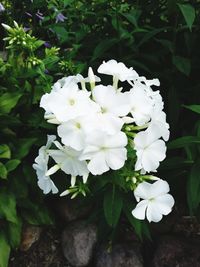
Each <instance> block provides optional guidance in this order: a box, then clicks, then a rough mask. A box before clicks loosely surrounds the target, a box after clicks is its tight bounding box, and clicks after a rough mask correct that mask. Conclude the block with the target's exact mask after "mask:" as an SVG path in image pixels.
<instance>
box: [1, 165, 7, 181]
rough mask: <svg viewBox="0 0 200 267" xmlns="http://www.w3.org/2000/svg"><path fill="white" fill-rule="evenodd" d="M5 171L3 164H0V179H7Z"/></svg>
mask: <svg viewBox="0 0 200 267" xmlns="http://www.w3.org/2000/svg"><path fill="white" fill-rule="evenodd" d="M7 174H8V172H7V170H6V167H5V166H4V164H3V163H1V162H0V178H2V179H6V178H7Z"/></svg>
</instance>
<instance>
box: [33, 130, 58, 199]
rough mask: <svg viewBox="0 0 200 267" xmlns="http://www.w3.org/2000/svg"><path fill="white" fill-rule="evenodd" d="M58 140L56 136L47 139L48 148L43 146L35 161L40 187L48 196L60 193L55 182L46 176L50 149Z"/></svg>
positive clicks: (34, 165) (34, 166)
mask: <svg viewBox="0 0 200 267" xmlns="http://www.w3.org/2000/svg"><path fill="white" fill-rule="evenodd" d="M55 139H56V136H55V135H49V136H48V139H47V144H46V146H42V147H41V148H40V149H39V154H38V156H37V157H36V159H35V163H34V164H33V168H34V169H35V170H36V174H37V177H38V186H39V188H40V189H41V190H43V193H44V194H48V193H50V192H51V191H52V193H53V194H56V193H58V189H57V187H56V186H55V184H54V182H53V181H52V180H51V179H50V177H49V175H46V173H47V171H48V161H49V154H48V149H49V148H50V146H51V144H52V142H53V141H54V140H55Z"/></svg>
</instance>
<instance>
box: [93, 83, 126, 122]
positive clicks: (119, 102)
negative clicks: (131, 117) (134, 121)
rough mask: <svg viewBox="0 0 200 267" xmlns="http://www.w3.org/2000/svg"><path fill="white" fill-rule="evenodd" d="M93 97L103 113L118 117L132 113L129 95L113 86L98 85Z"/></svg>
mask: <svg viewBox="0 0 200 267" xmlns="http://www.w3.org/2000/svg"><path fill="white" fill-rule="evenodd" d="M92 96H93V99H94V101H95V102H96V103H98V104H99V105H100V107H101V110H102V113H112V114H114V115H116V116H118V117H122V116H125V115H127V114H128V113H129V112H130V105H129V95H128V93H121V92H118V91H116V89H115V88H114V87H113V86H111V85H108V86H104V85H97V86H96V87H95V88H94V89H93V90H92Z"/></svg>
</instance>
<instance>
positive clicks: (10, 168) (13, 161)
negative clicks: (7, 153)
mask: <svg viewBox="0 0 200 267" xmlns="http://www.w3.org/2000/svg"><path fill="white" fill-rule="evenodd" d="M20 162H21V161H20V160H19V159H11V160H9V161H8V162H6V164H5V166H6V169H7V171H8V172H11V171H13V170H15V169H16V168H17V166H18V165H19V164H20Z"/></svg>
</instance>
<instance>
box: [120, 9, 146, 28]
mask: <svg viewBox="0 0 200 267" xmlns="http://www.w3.org/2000/svg"><path fill="white" fill-rule="evenodd" d="M141 14H142V11H141V10H138V9H134V10H132V11H131V13H127V14H126V13H123V12H121V15H122V16H124V17H125V18H126V19H127V20H128V21H129V22H130V23H131V24H133V25H134V26H135V27H136V28H138V19H139V17H140V15H141Z"/></svg>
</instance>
